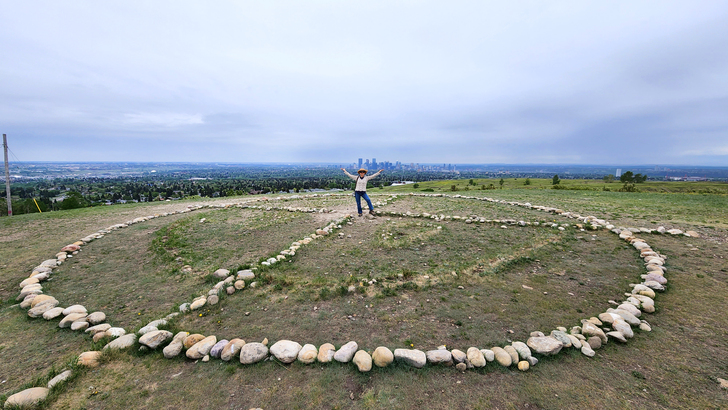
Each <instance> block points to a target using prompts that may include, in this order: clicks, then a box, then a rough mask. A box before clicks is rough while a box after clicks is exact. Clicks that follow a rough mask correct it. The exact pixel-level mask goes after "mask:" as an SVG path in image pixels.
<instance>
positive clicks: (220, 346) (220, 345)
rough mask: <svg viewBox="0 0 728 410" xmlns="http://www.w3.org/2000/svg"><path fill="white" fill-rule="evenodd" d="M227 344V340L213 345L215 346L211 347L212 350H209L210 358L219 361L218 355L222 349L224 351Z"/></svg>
mask: <svg viewBox="0 0 728 410" xmlns="http://www.w3.org/2000/svg"><path fill="white" fill-rule="evenodd" d="M228 343H229V341H228V340H227V339H222V340H220V341H219V342H217V343H215V345H214V346H212V349H210V357H214V358H215V359H219V358H220V355H221V354H222V349H224V348H225V346H227V344H228Z"/></svg>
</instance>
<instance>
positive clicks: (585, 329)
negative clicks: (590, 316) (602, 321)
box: [581, 322, 607, 348]
mask: <svg viewBox="0 0 728 410" xmlns="http://www.w3.org/2000/svg"><path fill="white" fill-rule="evenodd" d="M581 334H583V335H584V336H586V337H590V336H597V337H599V338H600V339H602V343H607V335H605V334H604V331H603V330H602V329H600V328H598V327H597V326H596V325H594V324H592V323H590V322H584V323H582V326H581ZM592 348H593V347H592Z"/></svg>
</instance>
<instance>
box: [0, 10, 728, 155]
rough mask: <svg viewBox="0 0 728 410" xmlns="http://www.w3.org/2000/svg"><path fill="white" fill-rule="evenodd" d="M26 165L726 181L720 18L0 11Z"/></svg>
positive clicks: (11, 119) (726, 16)
mask: <svg viewBox="0 0 728 410" xmlns="http://www.w3.org/2000/svg"><path fill="white" fill-rule="evenodd" d="M0 57H1V58H0V132H2V133H7V134H8V139H9V146H10V148H11V150H12V151H13V153H14V154H15V156H16V157H17V159H19V160H22V161H195V162H198V161H205V162H207V161H209V162H333V163H347V162H354V161H355V160H356V158H359V157H364V158H371V157H375V158H377V159H378V160H379V161H382V160H389V161H403V162H423V163H425V162H433V163H438V162H449V163H541V164H567V163H573V164H579V163H581V164H609V165H622V164H624V165H636V164H665V165H666V164H690V165H718V166H728V2H725V1H677V2H672V1H664V0H661V1H601V0H600V1H584V0H578V1H547V2H545V1H513V2H510V1H508V2H504V1H484V0H480V1H457V0H454V1H446V2H445V1H393V0H387V1H376V0H375V1H372V0H366V1H355V0H354V1H333V0H332V1H317V0H308V1H277V0H269V1H214V2H207V1H196V2H190V1H179V0H175V1H151V2H150V1H129V0H124V1H103V2H99V1H62V2H59V1H23V2H19V1H10V0H7V1H6V0H0Z"/></svg>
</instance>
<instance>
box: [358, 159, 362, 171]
mask: <svg viewBox="0 0 728 410" xmlns="http://www.w3.org/2000/svg"><path fill="white" fill-rule="evenodd" d="M361 164H362V159H361V158H359V169H361Z"/></svg>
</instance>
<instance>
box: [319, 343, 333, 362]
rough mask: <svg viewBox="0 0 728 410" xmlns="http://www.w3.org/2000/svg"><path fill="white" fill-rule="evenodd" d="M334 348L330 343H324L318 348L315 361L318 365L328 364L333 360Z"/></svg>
mask: <svg viewBox="0 0 728 410" xmlns="http://www.w3.org/2000/svg"><path fill="white" fill-rule="evenodd" d="M334 353H336V347H334V345H332V344H331V343H324V344H322V345H321V347H319V351H318V356H317V359H318V361H319V362H320V363H329V362H331V361H332V360H333V359H334Z"/></svg>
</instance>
